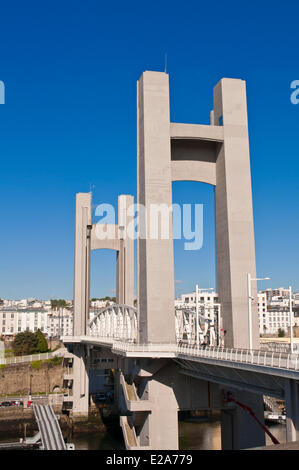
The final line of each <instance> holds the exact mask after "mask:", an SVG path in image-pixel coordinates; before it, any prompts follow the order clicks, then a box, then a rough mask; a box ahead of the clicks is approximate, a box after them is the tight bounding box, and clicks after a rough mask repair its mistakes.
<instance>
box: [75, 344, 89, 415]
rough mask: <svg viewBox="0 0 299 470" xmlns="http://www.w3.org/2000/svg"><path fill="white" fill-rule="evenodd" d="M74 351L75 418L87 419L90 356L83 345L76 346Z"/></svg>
mask: <svg viewBox="0 0 299 470" xmlns="http://www.w3.org/2000/svg"><path fill="white" fill-rule="evenodd" d="M73 351H74V364H73V374H74V379H73V416H74V417H78V418H80V417H82V418H85V417H87V416H88V406H89V376H88V355H87V351H86V348H85V347H84V346H83V345H81V344H78V345H74V347H73Z"/></svg>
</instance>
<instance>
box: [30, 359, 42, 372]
mask: <svg viewBox="0 0 299 470" xmlns="http://www.w3.org/2000/svg"><path fill="white" fill-rule="evenodd" d="M42 363H43V361H32V362H31V363H30V366H31V368H32V369H35V370H39V369H40V368H41V365H42Z"/></svg>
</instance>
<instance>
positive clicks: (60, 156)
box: [0, 0, 299, 298]
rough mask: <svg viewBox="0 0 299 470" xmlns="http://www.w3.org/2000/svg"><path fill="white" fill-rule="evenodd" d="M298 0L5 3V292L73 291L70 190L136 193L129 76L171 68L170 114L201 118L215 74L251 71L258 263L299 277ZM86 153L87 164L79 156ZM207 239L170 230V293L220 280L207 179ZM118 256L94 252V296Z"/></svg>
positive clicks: (277, 274) (0, 195)
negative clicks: (196, 245)
mask: <svg viewBox="0 0 299 470" xmlns="http://www.w3.org/2000/svg"><path fill="white" fill-rule="evenodd" d="M298 13H299V6H298V3H297V2H289V3H288V6H286V4H285V3H283V2H280V3H279V4H278V3H276V2H267V1H264V2H260V3H259V5H258V6H254V5H252V3H251V4H248V6H244V5H243V6H242V7H241V2H220V1H219V2H217V1H215V2H210V3H208V2H199V1H186V2H184V3H182V2H176V1H171V2H170V1H162V2H161V1H160V2H156V1H154V0H153V1H151V2H130V1H128V2H120V1H116V2H100V1H95V0H85V1H84V2H83V1H77V0H72V1H68V0H64V1H63V2H61V1H59V2H58V1H56V0H52V1H51V2H49V1H44V2H40V1H32V0H28V1H27V2H22V1H14V0H12V1H10V2H5V4H4V2H2V4H1V7H0V51H1V54H0V80H3V81H4V82H5V86H6V104H5V105H1V106H0V159H1V160H0V161H1V167H0V175H1V184H0V201H1V202H0V223H1V231H0V297H2V298H24V297H30V296H32V297H37V298H49V297H64V298H72V288H73V287H72V284H73V249H74V247H73V243H74V201H75V194H76V192H88V191H89V190H90V188H93V202H94V203H95V204H99V203H101V202H111V203H113V204H115V203H116V201H117V195H118V194H121V193H122V194H134V195H135V194H136V81H137V79H138V78H139V77H140V75H141V73H142V72H143V71H144V70H158V71H163V70H164V54H165V53H167V72H168V73H169V75H170V88H171V120H172V121H174V122H191V123H202V124H205V123H208V122H209V112H210V109H211V107H212V99H213V96H212V90H213V87H214V85H215V84H216V83H217V82H218V80H219V79H221V78H222V77H231V78H241V79H244V80H246V81H247V97H248V116H249V133H250V134H249V135H250V152H251V167H252V187H253V204H254V221H255V239H256V256H257V273H258V275H260V276H264V275H267V276H269V277H271V281H268V282H267V283H264V284H263V283H261V284H260V285H259V287H260V288H262V287H267V286H269V287H270V286H272V287H275V286H281V285H283V286H288V285H292V286H293V288H294V289H298V288H299V274H298V266H299V255H298V233H299V230H298V229H299V219H298V201H299V184H298V172H299V155H298V128H299V104H298V105H293V104H291V101H290V94H291V89H290V83H291V81H293V80H296V79H299V69H298V54H297V49H296V44H297V40H298V24H297V22H298ZM82 161H83V164H82ZM173 194H174V202H182V203H183V202H185V203H186V202H197V203H202V204H204V245H203V248H202V249H201V250H200V251H198V252H184V250H183V248H182V244H181V243H180V242H175V278H176V280H178V281H181V282H179V283H177V284H176V293H177V295H178V294H180V293H181V292H186V291H189V290H190V289H193V287H194V285H195V283H196V282H198V283H199V284H200V285H201V286H202V287H213V286H214V285H215V266H214V260H215V236H214V224H215V221H214V208H213V188H211V187H209V186H207V185H204V184H197V183H175V184H174V193H173ZM114 260H115V254H114V253H111V252H110V253H109V252H95V253H93V254H92V282H91V295H92V296H103V295H112V294H113V292H114V289H115V263H114Z"/></svg>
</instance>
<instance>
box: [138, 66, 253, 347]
mask: <svg viewBox="0 0 299 470" xmlns="http://www.w3.org/2000/svg"><path fill="white" fill-rule="evenodd" d="M188 180H189V181H199V182H203V183H207V184H210V185H213V186H215V187H216V190H215V199H216V201H215V204H216V239H217V281H218V286H217V289H218V293H219V300H220V302H221V304H222V315H223V327H224V330H225V332H226V333H225V345H226V346H227V347H237V348H238V347H239V348H248V347H249V327H248V292H247V273H250V274H251V276H252V278H255V277H256V276H255V273H256V266H255V248H254V229H253V212H252V194H251V175H250V157H249V140H248V123H247V103H246V84H245V81H243V80H237V79H230V78H223V79H222V80H220V81H219V82H218V84H217V85H216V86H215V88H214V109H213V111H212V112H211V123H210V125H198V124H177V123H171V122H170V111H169V80H168V75H167V74H166V73H162V72H150V71H146V72H144V73H143V74H142V76H141V78H140V79H139V81H138V82H137V203H139V204H143V205H144V206H145V215H146V217H145V220H144V225H143V230H144V231H145V233H147V234H148V228H149V227H148V224H149V222H148V221H149V214H150V207H151V205H153V204H165V205H167V206H168V207H170V206H171V204H172V182H173V181H188ZM168 223H169V233H170V236H169V238H168V239H161V238H160V239H150V238H149V237H139V239H138V248H137V257H138V260H137V267H138V273H137V282H138V302H139V305H138V310H139V327H140V340H141V341H142V342H152V343H171V342H175V326H174V262H173V241H172V236H171V227H172V216H171V213H170V214H169V216H168ZM252 296H253V298H254V299H255V298H256V282H255V281H253V283H252ZM258 332H259V330H258V316H257V307H256V302H255V301H253V308H252V338H253V342H252V344H253V348H258V347H259V333H258Z"/></svg>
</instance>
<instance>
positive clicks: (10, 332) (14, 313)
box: [0, 307, 73, 338]
mask: <svg viewBox="0 0 299 470" xmlns="http://www.w3.org/2000/svg"><path fill="white" fill-rule="evenodd" d="M38 329H39V330H41V331H42V333H44V334H45V335H47V336H48V337H49V338H50V337H58V336H70V335H72V334H73V312H72V310H68V309H65V308H61V309H59V310H47V309H44V308H32V307H30V308H29V307H28V308H22V309H20V308H8V307H6V308H5V307H4V308H1V309H0V336H4V337H6V338H13V337H14V336H15V335H16V334H17V333H20V332H22V331H26V330H29V331H32V332H33V333H34V332H36V331H37V330H38Z"/></svg>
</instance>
